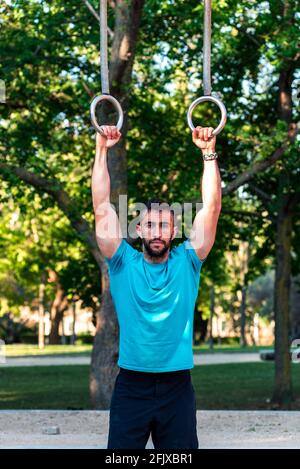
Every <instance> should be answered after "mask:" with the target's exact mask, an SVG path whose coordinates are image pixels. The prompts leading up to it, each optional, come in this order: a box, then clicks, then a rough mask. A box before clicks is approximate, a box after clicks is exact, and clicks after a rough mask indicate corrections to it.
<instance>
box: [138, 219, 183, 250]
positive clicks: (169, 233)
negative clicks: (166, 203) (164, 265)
mask: <svg viewBox="0 0 300 469" xmlns="http://www.w3.org/2000/svg"><path fill="white" fill-rule="evenodd" d="M137 232H138V234H139V236H140V237H141V238H142V242H143V245H144V247H145V250H146V251H147V253H148V255H149V256H151V257H156V258H158V257H162V256H163V255H164V254H165V253H166V252H167V251H168V249H169V248H170V246H171V243H172V240H173V239H174V236H175V229H174V221H173V216H172V214H171V212H170V211H169V210H150V211H149V212H146V213H145V215H144V217H143V219H142V220H141V223H140V225H138V226H137Z"/></svg>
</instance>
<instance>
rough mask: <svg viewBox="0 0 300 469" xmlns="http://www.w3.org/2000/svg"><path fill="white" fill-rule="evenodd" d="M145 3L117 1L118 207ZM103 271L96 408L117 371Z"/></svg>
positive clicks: (114, 157) (113, 169)
mask: <svg viewBox="0 0 300 469" xmlns="http://www.w3.org/2000/svg"><path fill="white" fill-rule="evenodd" d="M143 5H144V0H117V1H116V2H115V28H114V39H113V44H112V52H111V62H110V69H109V72H110V90H111V94H112V95H113V96H115V97H116V98H117V99H118V100H119V101H120V103H121V105H122V108H123V112H124V124H123V128H122V129H121V132H122V139H121V141H120V143H119V144H118V145H115V146H114V147H113V148H111V149H110V150H109V155H108V169H109V173H110V178H111V203H113V204H114V206H115V208H116V209H117V210H118V206H119V204H118V202H119V195H125V194H127V159H126V150H125V137H126V133H127V127H128V117H127V116H128V96H129V93H130V83H131V75H132V66H133V61H134V55H135V46H136V41H137V33H138V29H139V25H140V19H141V14H142V9H143ZM105 113H106V115H105ZM100 118H101V119H106V120H107V119H108V118H109V113H108V111H107V109H106V108H105V107H104V106H103V109H102V110H101V116H100ZM123 236H125V237H126V236H127V233H124V232H123ZM101 275H102V301H101V308H100V311H99V317H98V320H97V328H96V335H95V339H94V345H93V351H92V360H91V372H90V394H91V401H92V405H93V407H94V408H97V409H108V408H109V406H110V401H111V394H112V390H113V386H114V380H115V377H116V374H117V371H118V367H117V359H118V349H119V329H118V323H117V318H116V314H115V310H114V306H113V302H112V298H111V295H110V290H109V278H108V272H107V267H106V265H102V266H101Z"/></svg>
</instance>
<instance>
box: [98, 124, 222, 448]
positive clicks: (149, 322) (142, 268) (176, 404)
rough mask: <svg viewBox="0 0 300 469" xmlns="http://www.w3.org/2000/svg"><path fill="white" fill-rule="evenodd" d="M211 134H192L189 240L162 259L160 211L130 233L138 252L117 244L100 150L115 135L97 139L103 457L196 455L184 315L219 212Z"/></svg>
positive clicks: (169, 219)
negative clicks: (109, 342)
mask: <svg viewBox="0 0 300 469" xmlns="http://www.w3.org/2000/svg"><path fill="white" fill-rule="evenodd" d="M212 130H213V129H212V128H201V127H197V128H196V129H195V130H194V132H193V142H194V143H195V144H196V146H197V147H198V148H199V149H201V151H202V155H203V161H204V171H203V176H202V201H203V208H202V209H201V210H200V211H199V212H198V213H197V215H196V216H195V219H194V222H193V226H192V230H191V235H190V237H189V239H187V240H185V241H184V242H183V243H181V244H180V245H179V246H178V247H175V248H173V249H171V243H172V240H173V239H174V237H175V235H176V227H175V224H174V213H173V211H172V210H171V209H170V208H169V207H168V206H166V205H164V206H162V205H159V204H158V203H157V201H155V202H156V203H151V201H150V202H149V203H147V204H146V207H145V209H144V210H143V211H142V213H141V216H140V222H139V224H138V225H137V226H136V231H137V234H138V236H139V237H140V238H141V240H142V243H143V252H139V251H138V250H136V249H134V248H133V247H131V246H130V245H129V244H128V243H127V242H126V241H125V239H122V233H121V228H120V224H119V220H118V217H117V215H116V212H115V210H114V209H113V208H112V207H111V206H110V177H109V173H108V169H107V150H108V148H110V147H112V146H113V145H115V144H116V143H117V142H118V141H119V139H120V137H121V134H120V132H119V131H118V130H117V129H116V128H115V127H111V126H105V127H104V133H105V135H104V136H101V135H99V134H98V135H97V144H96V159H95V163H94V168H93V175H92V194H93V205H94V211H95V217H96V237H97V242H98V245H99V248H100V250H101V251H102V254H103V255H104V257H105V259H106V262H107V264H108V269H109V276H110V288H111V294H112V298H113V301H114V305H115V309H116V313H117V316H118V322H119V326H120V349H119V361H118V365H119V367H120V371H119V374H118V376H117V378H116V381H115V387H114V391H113V395H112V399H111V406H110V422H109V437H108V445H107V447H108V448H114V449H115V448H119V449H141V448H145V446H146V443H147V441H148V438H149V436H150V435H151V437H152V441H153V444H154V448H155V449H178V448H183V449H193V448H194V449H195V448H198V438H197V423H196V399H195V392H194V388H193V385H192V382H191V376H190V369H191V368H193V354H192V336H193V315H194V307H195V302H196V298H197V294H198V288H199V282H200V270H201V267H202V264H203V262H204V261H205V259H206V257H207V256H208V253H209V252H210V250H211V248H212V246H213V244H214V240H215V235H216V228H217V223H218V218H219V214H220V211H221V178H220V173H219V169H218V164H217V160H216V158H217V154H216V153H215V143H216V138H215V137H214V136H213V135H212Z"/></svg>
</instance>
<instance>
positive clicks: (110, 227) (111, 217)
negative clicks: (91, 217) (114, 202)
mask: <svg viewBox="0 0 300 469" xmlns="http://www.w3.org/2000/svg"><path fill="white" fill-rule="evenodd" d="M95 227H96V240H97V244H98V246H99V249H100V251H101V252H102V254H103V256H105V257H107V258H111V257H112V256H113V255H114V254H115V252H116V251H117V249H118V247H119V246H120V244H121V241H122V232H121V226H120V222H119V218H118V215H117V213H116V211H115V209H114V208H113V207H112V206H111V204H110V203H109V202H105V203H102V204H100V205H99V206H98V207H97V209H96V210H95Z"/></svg>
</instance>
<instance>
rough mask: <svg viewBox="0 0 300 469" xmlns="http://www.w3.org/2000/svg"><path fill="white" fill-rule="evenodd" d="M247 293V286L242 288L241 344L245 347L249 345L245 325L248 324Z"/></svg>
mask: <svg viewBox="0 0 300 469" xmlns="http://www.w3.org/2000/svg"><path fill="white" fill-rule="evenodd" d="M246 294H247V287H245V286H244V287H243V288H242V300H241V306H240V316H241V335H240V346H241V347H245V346H246V345H247V342H246V336H245V326H246Z"/></svg>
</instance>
